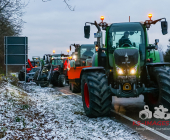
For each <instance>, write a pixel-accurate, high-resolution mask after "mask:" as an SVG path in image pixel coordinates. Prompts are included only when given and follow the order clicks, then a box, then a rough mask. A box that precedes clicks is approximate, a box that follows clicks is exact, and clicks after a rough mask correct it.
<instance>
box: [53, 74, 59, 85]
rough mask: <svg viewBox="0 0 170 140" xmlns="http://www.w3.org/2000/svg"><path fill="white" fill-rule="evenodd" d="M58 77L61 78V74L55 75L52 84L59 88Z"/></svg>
mask: <svg viewBox="0 0 170 140" xmlns="http://www.w3.org/2000/svg"><path fill="white" fill-rule="evenodd" d="M58 76H59V74H58V73H57V72H56V73H54V75H53V77H52V80H51V84H52V85H53V86H58Z"/></svg>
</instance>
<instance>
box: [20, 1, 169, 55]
mask: <svg viewBox="0 0 170 140" xmlns="http://www.w3.org/2000/svg"><path fill="white" fill-rule="evenodd" d="M25 1H26V0H25ZM68 3H69V4H70V5H72V6H75V11H74V12H72V11H70V10H69V9H68V8H67V7H66V5H65V3H64V2H63V0H51V1H49V2H42V1H41V0H30V2H29V4H28V6H27V7H26V8H25V11H26V13H25V15H24V16H23V20H24V21H25V22H26V23H25V24H24V29H23V32H22V36H27V37H28V40H29V41H28V43H29V45H28V46H29V58H32V56H40V57H42V56H43V54H47V53H50V54H52V51H53V50H55V51H56V53H61V51H62V52H63V53H67V49H69V45H70V44H73V43H76V44H93V43H94V41H96V39H95V38H94V37H93V34H94V33H95V32H96V31H97V30H96V28H95V27H94V26H91V37H90V39H85V38H84V24H85V22H87V21H89V22H94V20H96V21H98V22H100V16H101V15H103V16H104V17H105V20H104V21H105V22H108V23H116V22H128V20H129V16H131V22H138V21H145V20H147V19H148V17H147V15H148V14H149V13H152V14H153V17H152V19H153V20H156V19H159V18H163V17H166V19H167V21H169V23H170V15H169V11H170V10H168V9H169V7H170V0H69V1H68ZM168 32H169V34H167V35H164V36H163V35H162V33H161V25H160V22H158V23H157V24H156V25H152V27H151V28H150V29H149V31H148V33H149V42H150V43H151V44H152V43H154V40H155V39H159V42H160V43H159V44H160V45H162V46H163V50H166V48H167V45H168V39H169V38H170V29H169V30H168Z"/></svg>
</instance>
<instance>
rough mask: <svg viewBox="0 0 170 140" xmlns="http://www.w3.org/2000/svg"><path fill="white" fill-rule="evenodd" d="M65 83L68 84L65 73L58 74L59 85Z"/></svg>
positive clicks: (61, 85)
mask: <svg viewBox="0 0 170 140" xmlns="http://www.w3.org/2000/svg"><path fill="white" fill-rule="evenodd" d="M65 84H66V78H65V75H63V74H60V75H59V76H58V86H59V87H64V86H65Z"/></svg>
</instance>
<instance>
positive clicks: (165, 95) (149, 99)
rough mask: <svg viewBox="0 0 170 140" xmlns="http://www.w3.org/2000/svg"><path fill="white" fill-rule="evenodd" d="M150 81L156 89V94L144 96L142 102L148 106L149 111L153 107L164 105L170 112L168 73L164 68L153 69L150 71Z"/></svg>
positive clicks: (169, 78) (169, 79)
mask: <svg viewBox="0 0 170 140" xmlns="http://www.w3.org/2000/svg"><path fill="white" fill-rule="evenodd" d="M152 73H153V75H151V76H152V79H153V80H154V81H155V83H156V84H157V87H158V92H157V93H155V94H145V95H144V101H145V103H146V104H147V105H149V108H150V110H154V107H158V106H159V105H162V104H163V105H164V107H168V108H169V110H170V107H169V106H170V73H169V72H168V70H167V69H166V68H165V67H155V68H153V69H152Z"/></svg>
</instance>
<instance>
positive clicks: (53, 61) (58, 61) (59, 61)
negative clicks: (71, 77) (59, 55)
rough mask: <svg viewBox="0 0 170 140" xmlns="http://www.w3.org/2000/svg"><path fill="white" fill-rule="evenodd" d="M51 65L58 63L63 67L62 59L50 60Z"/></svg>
mask: <svg viewBox="0 0 170 140" xmlns="http://www.w3.org/2000/svg"><path fill="white" fill-rule="evenodd" d="M52 65H60V66H61V67H63V59H54V60H52Z"/></svg>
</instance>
